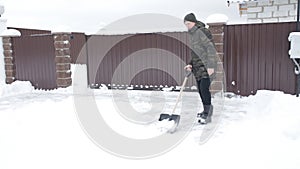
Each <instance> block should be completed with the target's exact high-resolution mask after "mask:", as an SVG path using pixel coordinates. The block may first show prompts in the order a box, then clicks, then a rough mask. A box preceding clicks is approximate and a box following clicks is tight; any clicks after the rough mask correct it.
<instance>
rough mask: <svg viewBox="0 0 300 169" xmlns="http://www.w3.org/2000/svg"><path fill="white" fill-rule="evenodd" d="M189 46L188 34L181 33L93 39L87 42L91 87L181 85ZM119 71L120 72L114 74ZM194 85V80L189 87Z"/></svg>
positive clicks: (188, 54) (112, 36)
mask: <svg viewBox="0 0 300 169" xmlns="http://www.w3.org/2000/svg"><path fill="white" fill-rule="evenodd" d="M186 43H188V37H187V33H182V32H181V33H176V32H175V33H163V34H155V33H152V34H135V35H98V36H97V35H95V36H91V37H89V40H88V43H87V48H88V52H87V53H88V72H89V73H88V74H89V78H88V79H89V84H90V85H92V86H93V85H97V84H108V85H109V84H114V83H116V85H144V86H145V85H148V86H151V85H153V86H160V85H162V86H177V85H180V83H181V81H182V79H183V78H184V70H183V67H184V66H185V64H186V63H187V61H188V60H189V58H190V52H189V48H188V47H187V46H186V45H185V44H186ZM174 58H180V59H179V60H181V61H182V63H179V62H177V61H178V60H177V59H174ZM122 64H123V65H122ZM149 65H150V67H149ZM151 65H153V66H154V67H151ZM155 67H156V68H155ZM117 69H119V70H121V71H120V72H121V73H120V74H119V75H114V73H115V72H117ZM141 69H143V70H141ZM136 73H137V74H136ZM113 76H115V77H116V79H115V81H114V80H113ZM194 84H195V80H194V79H192V80H190V81H189V82H188V84H187V86H188V87H191V86H193V85H194Z"/></svg>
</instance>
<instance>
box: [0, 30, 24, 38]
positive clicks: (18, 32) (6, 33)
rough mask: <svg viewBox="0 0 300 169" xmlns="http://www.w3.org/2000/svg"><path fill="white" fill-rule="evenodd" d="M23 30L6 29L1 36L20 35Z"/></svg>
mask: <svg viewBox="0 0 300 169" xmlns="http://www.w3.org/2000/svg"><path fill="white" fill-rule="evenodd" d="M20 36H21V32H20V31H18V30H17V29H6V30H4V31H3V32H2V33H1V34H0V37H20Z"/></svg>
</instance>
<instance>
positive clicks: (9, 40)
mask: <svg viewBox="0 0 300 169" xmlns="http://www.w3.org/2000/svg"><path fill="white" fill-rule="evenodd" d="M2 42H3V43H11V38H10V37H3V38H2Z"/></svg>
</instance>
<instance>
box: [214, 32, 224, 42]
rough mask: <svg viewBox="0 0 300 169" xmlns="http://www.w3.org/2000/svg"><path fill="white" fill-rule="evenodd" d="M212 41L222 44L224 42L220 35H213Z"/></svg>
mask: <svg viewBox="0 0 300 169" xmlns="http://www.w3.org/2000/svg"><path fill="white" fill-rule="evenodd" d="M213 39H214V42H215V43H223V42H224V36H223V35H221V34H217V35H213Z"/></svg>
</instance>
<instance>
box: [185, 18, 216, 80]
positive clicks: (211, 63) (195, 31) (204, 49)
mask: <svg viewBox="0 0 300 169" xmlns="http://www.w3.org/2000/svg"><path fill="white" fill-rule="evenodd" d="M203 28H205V24H204V23H202V22H200V21H199V22H197V23H196V25H195V26H194V27H193V28H192V29H190V30H189V34H190V35H191V49H192V52H191V57H192V59H191V61H190V62H189V64H190V65H192V66H193V68H192V72H193V74H194V76H195V78H196V80H200V79H202V78H209V75H208V73H207V68H213V69H215V71H216V66H217V58H216V56H217V52H216V48H215V45H214V43H213V42H212V40H210V39H209V38H208V37H207V35H206V34H205V33H204V32H203V31H202V30H201V29H203ZM213 76H214V75H213ZM213 76H212V77H213Z"/></svg>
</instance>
